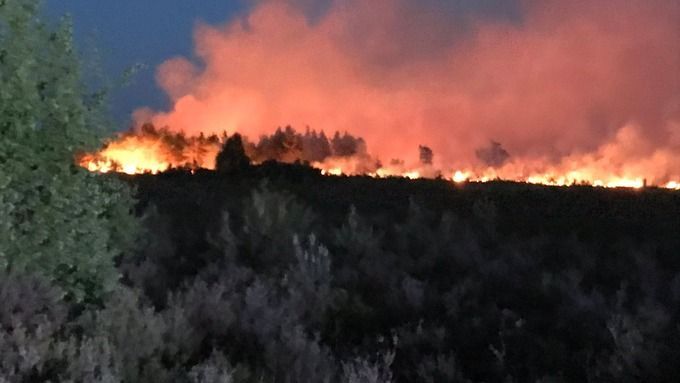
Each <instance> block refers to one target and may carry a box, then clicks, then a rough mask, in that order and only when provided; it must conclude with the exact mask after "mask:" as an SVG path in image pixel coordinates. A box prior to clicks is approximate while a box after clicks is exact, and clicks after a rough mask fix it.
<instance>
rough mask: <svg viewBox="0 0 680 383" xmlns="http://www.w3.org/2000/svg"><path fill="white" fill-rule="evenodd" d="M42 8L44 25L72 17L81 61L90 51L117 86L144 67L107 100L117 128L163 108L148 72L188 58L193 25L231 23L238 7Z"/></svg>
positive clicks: (186, 2) (70, 4) (72, 0)
mask: <svg viewBox="0 0 680 383" xmlns="http://www.w3.org/2000/svg"><path fill="white" fill-rule="evenodd" d="M159 3H161V4H162V7H161V6H160V5H159ZM45 8H46V9H45V11H46V12H47V14H48V16H49V18H50V19H58V18H59V17H60V16H61V15H64V14H70V15H71V16H72V17H73V19H74V24H75V32H76V39H77V42H78V45H79V47H80V50H81V52H82V53H83V55H84V56H85V59H86V61H88V60H90V61H93V60H92V58H93V57H94V55H93V54H92V53H91V52H92V49H91V48H92V47H96V49H97V51H98V52H99V54H98V56H100V60H101V61H102V62H103V64H102V68H101V69H103V71H104V73H106V76H107V77H108V78H109V80H111V81H114V82H115V81H117V78H118V76H119V75H121V74H122V73H123V72H124V71H125V70H126V69H128V68H130V67H131V66H133V65H134V64H136V63H142V64H144V65H146V68H145V69H143V70H142V71H141V72H139V73H138V74H137V75H136V76H135V77H133V81H132V83H131V84H130V85H128V86H127V87H126V88H124V89H122V90H120V91H118V92H116V93H115V94H113V97H112V102H113V105H112V108H113V110H112V112H113V115H114V117H115V118H116V120H118V121H121V123H122V122H124V121H125V120H126V119H127V118H128V117H129V115H130V112H131V111H132V110H134V109H136V108H137V107H140V106H151V107H156V108H158V107H164V106H165V104H166V99H165V96H164V95H163V93H162V92H161V91H160V90H159V89H158V87H157V86H156V83H155V80H154V72H155V70H156V67H157V66H158V65H159V64H160V63H162V62H163V61H164V60H166V59H168V58H171V57H174V56H178V55H182V56H190V55H191V54H192V49H193V41H192V36H193V35H192V31H193V27H194V25H195V24H196V22H197V21H198V20H203V21H206V22H209V23H222V22H224V21H226V20H228V19H229V18H231V17H235V16H236V15H237V14H238V13H239V12H240V11H242V10H243V5H242V3H241V2H239V1H233V0H232V1H225V0H201V1H200V2H196V1H190V0H163V1H162V2H159V1H158V0H114V1H92V0H49V1H46V2H45ZM88 52H90V53H88Z"/></svg>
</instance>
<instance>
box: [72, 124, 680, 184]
mask: <svg viewBox="0 0 680 383" xmlns="http://www.w3.org/2000/svg"><path fill="white" fill-rule="evenodd" d="M225 137H226V135H224V136H223V137H222V138H218V137H217V136H210V137H205V136H202V135H201V136H199V137H188V138H187V137H185V136H184V135H182V134H177V133H171V132H169V131H167V130H164V129H161V130H156V129H155V128H153V127H150V126H146V127H144V128H142V129H141V131H137V132H129V133H125V134H122V135H120V136H119V137H117V138H116V139H114V140H112V141H111V142H109V143H108V144H107V145H106V146H105V147H104V148H103V149H102V150H101V151H99V152H97V153H90V154H86V155H83V156H81V157H80V158H79V160H78V163H79V164H80V166H82V167H84V168H86V169H88V170H89V171H92V172H99V173H108V172H119V173H126V174H144V173H151V174H157V173H161V172H164V171H167V170H169V169H173V168H184V169H190V170H191V171H192V173H193V171H194V170H196V169H214V168H215V158H216V157H217V154H218V153H219V151H220V149H221V147H222V145H223V143H224V138H225ZM308 137H320V136H319V135H317V133H316V132H311V133H310V132H307V133H305V134H304V135H303V134H299V133H297V132H295V131H294V130H293V129H291V128H287V130H285V131H283V130H278V131H277V133H274V134H273V135H272V136H263V137H262V138H261V139H260V142H259V143H257V144H254V143H251V142H249V141H247V139H246V140H245V141H244V143H245V149H246V153H247V154H248V155H249V156H250V157H251V158H253V159H254V162H255V163H260V162H263V161H265V160H268V159H275V160H279V161H282V162H295V161H301V160H305V157H304V153H305V152H306V151H307V152H308V151H309V150H307V148H305V146H304V145H303V144H304V142H308V141H305V140H308ZM323 137H325V135H324V136H323ZM336 137H341V140H342V142H344V143H347V142H350V143H359V144H362V143H363V141H362V140H361V139H357V138H354V137H351V136H347V135H346V136H339V135H336ZM277 140H278V141H277ZM280 140H283V141H281V142H279V141H280ZM291 141H294V142H298V141H299V142H302V143H303V144H301V145H302V146H300V147H295V145H291V143H290V142H291ZM272 142H278V144H276V145H274V144H272ZM315 142H316V143H317V144H318V142H317V141H315ZM330 142H333V140H330ZM272 145H274V146H272ZM277 145H278V146H277ZM336 146H337V145H336ZM350 146H351V145H350ZM358 146H359V148H358V149H357V150H358V151H354V152H353V151H348V152H347V153H345V154H342V155H341V153H340V152H341V150H340V149H336V152H333V151H332V150H331V151H329V152H327V153H326V156H325V157H324V158H321V160H320V161H314V162H309V163H310V165H311V166H313V167H314V168H317V169H319V170H320V171H321V174H323V175H327V176H339V175H368V176H371V177H376V178H386V177H404V178H408V179H418V178H436V177H443V174H449V175H450V176H448V177H443V178H447V179H449V180H450V181H451V182H453V183H456V184H462V183H466V182H489V181H493V180H510V181H516V182H524V183H528V184H537V185H548V186H570V185H590V186H594V187H605V188H620V187H621V188H634V189H639V188H643V187H645V186H647V185H648V183H647V180H646V179H645V178H644V177H643V176H642V175H634V174H625V175H619V174H616V173H609V172H608V171H607V170H606V168H604V167H599V166H600V165H601V164H598V163H597V162H592V163H588V162H584V161H585V160H580V161H574V162H567V164H566V165H565V164H557V165H552V166H546V165H545V164H543V163H541V162H538V163H531V161H526V162H522V161H521V160H514V161H510V162H508V163H505V164H503V165H500V166H498V167H491V166H486V167H484V166H477V167H474V166H472V167H468V168H459V169H455V170H449V171H443V170H441V169H440V168H441V167H437V166H435V165H432V164H431V163H426V164H423V163H418V164H412V166H407V165H405V164H404V162H403V161H399V160H393V161H392V162H390V163H389V164H387V165H383V164H381V163H380V161H378V160H376V159H374V158H373V157H371V156H370V155H369V154H367V153H366V152H365V151H363V150H364V149H363V148H362V147H361V145H358ZM281 148H284V149H283V150H284V151H287V152H281V151H280V150H281ZM342 150H346V148H345V149H342ZM272 156H276V157H273V158H272ZM574 164H579V166H573V167H570V166H569V165H574ZM541 168H543V170H538V169H541ZM657 181H658V182H654V181H652V182H650V183H649V185H650V186H651V185H654V186H659V187H662V188H667V189H673V190H680V178H679V179H677V180H665V181H664V180H657Z"/></svg>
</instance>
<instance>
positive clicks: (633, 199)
mask: <svg viewBox="0 0 680 383" xmlns="http://www.w3.org/2000/svg"><path fill="white" fill-rule="evenodd" d="M125 179H127V180H128V182H130V183H132V184H134V185H135V186H136V188H137V190H138V197H139V205H138V208H139V209H140V210H141V211H143V210H145V209H149V208H152V211H153V212H154V213H153V214H155V215H156V218H155V220H153V221H146V222H147V225H146V226H145V229H146V230H147V232H148V234H147V236H146V237H147V238H148V240H149V241H151V242H154V241H157V243H148V244H147V245H145V246H144V251H143V252H142V253H140V255H138V256H137V257H138V258H137V259H136V260H135V261H134V262H130V261H131V260H130V259H124V260H123V263H124V264H126V266H125V270H126V274H127V275H141V276H142V278H141V279H135V278H130V279H129V280H130V283H129V284H131V286H132V287H133V288H134V289H137V290H138V291H139V292H140V293H141V294H142V295H143V296H144V297H145V299H149V301H151V302H157V303H156V304H155V308H156V309H157V310H160V312H163V311H164V310H169V309H171V308H173V309H175V310H178V307H180V308H181V311H182V312H184V314H185V315H186V317H187V318H190V319H189V323H190V324H191V326H192V329H193V330H192V331H194V334H195V335H194V339H199V340H200V342H199V343H200V346H198V347H197V348H196V349H195V350H196V351H195V352H196V354H195V355H194V356H193V357H192V358H189V360H190V361H193V360H211V359H203V358H211V357H213V356H212V355H214V353H215V352H219V353H220V354H219V355H221V356H220V357H224V358H226V360H227V361H228V362H229V363H228V364H229V366H231V368H234V369H235V371H236V370H238V371H240V372H239V373H240V374H243V376H248V378H245V377H244V378H243V379H246V381H249V380H248V379H251V380H252V379H258V378H260V377H263V376H264V377H266V378H265V380H267V379H269V380H271V381H275V380H276V381H281V380H283V381H326V379H328V381H357V382H364V381H423V382H430V381H431V382H440V381H499V380H512V381H588V380H590V381H639V380H655V381H672V380H673V379H674V378H677V377H678V374H679V370H678V368H677V367H676V366H675V364H674V363H673V358H674V355H676V353H677V352H678V350H680V348H679V347H680V331H678V327H677V323H678V322H677V320H678V315H679V313H678V309H677V307H678V306H677V302H678V299H676V298H677V297H676V296H680V294H675V293H674V292H676V291H680V290H679V289H678V288H677V286H678V285H680V283H678V280H680V277H678V275H679V274H680V273H679V272H678V271H679V270H680V267H679V266H680V265H679V261H678V259H677V254H678V250H679V249H680V238H678V236H677V228H679V227H680V216H679V215H678V212H680V195H678V194H677V193H675V192H669V191H665V190H657V189H645V190H606V189H597V188H590V187H581V186H575V187H571V188H551V187H541V186H529V185H521V184H506V183H500V182H499V183H491V184H465V185H458V186H456V185H454V184H451V183H449V182H446V181H438V180H417V181H411V180H403V179H396V178H395V179H383V180H375V179H371V178H368V177H325V176H321V175H319V174H318V173H316V172H314V171H312V170H309V169H308V168H305V167H304V166H297V165H283V164H273V163H271V164H267V165H264V166H257V167H253V168H252V169H251V170H249V171H247V172H242V173H238V174H230V175H220V174H218V173H213V172H197V173H196V174H193V175H192V174H190V173H188V172H186V173H185V172H175V173H167V174H162V175H159V176H136V177H125ZM264 180H266V182H265V181H264ZM168 232H170V233H171V234H163V233H168ZM154 233H157V234H154ZM154 249H156V250H154ZM167 254H172V256H171V257H169V256H167ZM184 262H186V264H185V263H184ZM168 264H170V265H168ZM172 264H174V265H180V264H182V265H186V266H182V267H179V266H177V267H175V268H173V267H172ZM168 269H170V270H171V271H162V272H160V274H159V272H158V270H168ZM141 270H154V271H153V272H152V273H148V274H147V272H146V271H141ZM152 275H153V277H149V279H152V280H147V279H144V276H152ZM158 280H163V281H166V282H164V283H165V284H164V286H165V287H163V288H157V287H154V283H157V281H158ZM146 286H149V287H146ZM189 364H190V363H189ZM189 364H188V365H189ZM188 365H187V366H188ZM187 368H188V367H187ZM234 376H235V375H234Z"/></svg>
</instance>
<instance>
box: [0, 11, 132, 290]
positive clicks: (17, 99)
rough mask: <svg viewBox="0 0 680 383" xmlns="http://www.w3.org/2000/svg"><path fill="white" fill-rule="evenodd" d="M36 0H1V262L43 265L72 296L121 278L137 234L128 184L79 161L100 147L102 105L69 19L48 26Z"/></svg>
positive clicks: (17, 266)
mask: <svg viewBox="0 0 680 383" xmlns="http://www.w3.org/2000/svg"><path fill="white" fill-rule="evenodd" d="M38 8H39V7H38V2H37V1H34V0H27V1H3V2H0V83H2V87H1V88H0V134H1V135H2V140H1V141H0V189H1V190H2V193H0V215H2V217H3V219H2V221H1V222H0V268H4V269H10V270H15V271H21V272H37V273H40V274H42V275H43V276H45V277H46V278H48V279H49V280H51V281H54V282H55V283H57V284H59V285H60V286H62V287H63V288H64V289H65V290H66V292H67V293H68V294H69V298H70V299H73V300H75V301H83V300H96V299H98V298H99V297H100V296H101V295H102V294H103V293H105V292H107V291H111V290H112V289H113V288H114V286H115V283H116V281H117V279H118V273H117V271H116V269H115V267H114V259H115V258H116V257H118V256H119V255H120V254H122V253H123V252H124V251H127V250H128V249H129V247H130V246H131V243H132V237H133V236H134V233H135V220H134V218H133V217H132V215H131V208H132V199H131V197H130V194H129V191H128V190H127V189H126V188H125V187H123V185H122V184H121V183H120V182H118V181H117V180H115V179H112V178H110V177H99V176H96V175H92V174H90V173H88V172H87V171H86V170H84V169H81V168H79V167H78V166H76V165H75V164H74V155H75V153H76V152H77V151H79V150H85V149H88V148H92V147H94V145H96V143H97V142H98V134H97V132H96V131H94V130H93V126H96V125H95V121H97V122H98V121H100V119H99V117H98V116H97V114H98V111H97V108H96V105H92V104H89V103H88V101H87V100H88V98H87V96H86V95H85V89H84V87H83V86H82V85H81V83H80V80H79V75H78V73H79V71H78V61H77V59H76V56H75V53H74V49H73V44H72V39H71V27H70V24H69V22H68V20H66V21H64V22H62V24H61V26H60V27H59V28H58V29H56V30H54V31H52V30H50V29H49V28H47V27H46V26H45V25H44V24H42V23H41V22H40V21H39V20H38V14H37V12H38Z"/></svg>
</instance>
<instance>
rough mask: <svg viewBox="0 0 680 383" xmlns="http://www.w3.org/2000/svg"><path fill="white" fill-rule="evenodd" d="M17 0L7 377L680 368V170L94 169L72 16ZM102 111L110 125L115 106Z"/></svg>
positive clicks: (0, 155) (2, 123) (591, 378)
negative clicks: (676, 182) (500, 177)
mask: <svg viewBox="0 0 680 383" xmlns="http://www.w3.org/2000/svg"><path fill="white" fill-rule="evenodd" d="M37 15H39V7H38V2H35V1H23V2H13V1H2V0H0V82H1V83H2V87H0V135H1V137H2V140H1V141H0V215H1V216H2V220H0V301H1V302H2V304H0V382H3V383H4V382H8V383H15V382H16V383H24V382H26V383H28V382H102V383H104V382H106V383H111V382H130V383H133V382H188V383H189V382H191V383H220V382H221V383H231V382H234V383H241V382H244V383H245V382H253V383H255V382H263V383H269V382H272V383H273V382H284V383H293V382H328V383H334V382H349V383H387V382H432V383H434V382H639V381H647V382H651V381H657V382H664V381H667V382H677V381H680V366H679V365H678V363H677V359H678V358H677V357H678V355H679V354H680V257H679V256H680V232H679V231H680V192H678V191H672V190H665V189H660V188H654V187H647V188H642V189H627V188H618V189H606V188H597V187H590V186H582V185H574V186H570V187H548V186H538V185H529V184H523V183H512V182H503V181H495V182H488V183H475V182H462V183H453V182H451V181H450V180H445V179H418V180H410V179H406V178H399V177H391V178H383V179H376V178H371V177H368V176H352V177H348V176H326V175H322V174H321V173H320V171H319V170H316V169H313V168H311V167H309V166H308V165H306V164H304V163H295V164H284V163H279V162H276V161H265V162H263V163H261V164H259V165H253V164H251V163H250V159H249V158H248V157H247V155H246V153H245V150H244V147H243V143H242V142H241V140H240V138H238V136H234V137H232V139H230V140H227V141H226V143H225V145H224V147H223V149H222V152H221V153H220V155H219V156H218V159H217V169H216V170H214V171H212V170H194V169H174V170H170V171H167V172H164V173H161V174H157V175H151V174H143V175H123V174H115V173H114V174H97V173H91V172H88V171H87V170H86V169H83V168H81V167H79V166H77V164H76V163H75V161H74V156H76V155H77V154H78V153H80V152H83V151H86V150H90V149H92V148H96V147H97V145H99V143H100V142H101V140H102V138H103V137H105V136H106V133H107V132H106V129H103V128H106V127H110V125H111V124H110V122H108V120H107V118H106V117H105V116H106V104H105V99H104V97H102V92H100V90H98V89H94V90H93V89H90V88H89V87H88V86H86V85H84V83H83V80H82V78H81V74H80V72H79V69H78V68H79V67H80V64H79V62H78V59H77V53H76V52H75V49H74V47H73V41H72V32H71V25H70V23H69V21H68V20H64V21H63V22H62V23H61V24H60V25H59V26H56V27H54V28H52V27H50V26H48V25H45V24H43V23H41V22H40V21H39V18H38V17H37ZM96 127H102V129H98V128H96Z"/></svg>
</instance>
